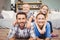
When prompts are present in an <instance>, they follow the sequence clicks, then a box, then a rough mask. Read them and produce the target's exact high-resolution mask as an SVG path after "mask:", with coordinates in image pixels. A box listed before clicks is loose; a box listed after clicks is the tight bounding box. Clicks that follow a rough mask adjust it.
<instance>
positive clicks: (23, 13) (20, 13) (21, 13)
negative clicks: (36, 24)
mask: <svg viewBox="0 0 60 40" xmlns="http://www.w3.org/2000/svg"><path fill="white" fill-rule="evenodd" d="M18 15H25V17H26V18H27V15H26V13H25V12H19V13H17V14H16V18H17V16H18Z"/></svg>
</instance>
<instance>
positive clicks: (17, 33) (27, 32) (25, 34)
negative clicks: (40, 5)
mask: <svg viewBox="0 0 60 40" xmlns="http://www.w3.org/2000/svg"><path fill="white" fill-rule="evenodd" d="M12 37H15V38H19V39H23V38H25V39H27V38H30V37H33V38H34V37H35V35H34V31H33V29H32V28H31V29H27V28H26V27H24V29H22V30H21V29H20V27H19V26H16V27H14V26H13V27H11V29H10V31H9V34H8V39H10V38H12Z"/></svg>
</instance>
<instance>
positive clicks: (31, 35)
mask: <svg viewBox="0 0 60 40" xmlns="http://www.w3.org/2000/svg"><path fill="white" fill-rule="evenodd" d="M30 37H31V38H32V39H34V40H35V39H36V35H35V33H34V27H33V25H31V29H30Z"/></svg>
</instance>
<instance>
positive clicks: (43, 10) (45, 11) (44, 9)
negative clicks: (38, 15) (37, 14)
mask: <svg viewBox="0 0 60 40" xmlns="http://www.w3.org/2000/svg"><path fill="white" fill-rule="evenodd" d="M40 11H41V12H42V13H43V14H46V13H48V8H47V7H46V6H44V7H43V8H42V9H41V10H40Z"/></svg>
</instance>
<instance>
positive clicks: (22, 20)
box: [17, 14, 27, 28]
mask: <svg viewBox="0 0 60 40" xmlns="http://www.w3.org/2000/svg"><path fill="white" fill-rule="evenodd" d="M26 20H27V19H26V16H25V15H23V14H20V15H18V16H17V22H18V24H19V25H20V27H21V28H22V27H24V25H25V23H26Z"/></svg>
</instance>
